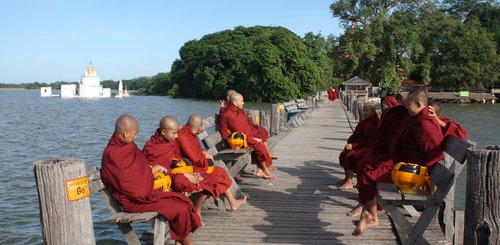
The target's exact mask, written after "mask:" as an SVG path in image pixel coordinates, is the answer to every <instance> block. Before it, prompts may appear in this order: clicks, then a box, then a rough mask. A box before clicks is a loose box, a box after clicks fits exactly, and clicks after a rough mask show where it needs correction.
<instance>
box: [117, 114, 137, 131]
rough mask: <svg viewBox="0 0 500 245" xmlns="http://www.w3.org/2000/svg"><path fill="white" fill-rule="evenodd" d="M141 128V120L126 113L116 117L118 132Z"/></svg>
mask: <svg viewBox="0 0 500 245" xmlns="http://www.w3.org/2000/svg"><path fill="white" fill-rule="evenodd" d="M137 128H139V122H138V121H137V119H135V117H133V116H131V115H128V114H125V115H121V116H120V117H118V119H116V122H115V132H116V133H123V132H124V131H126V130H132V129H137Z"/></svg>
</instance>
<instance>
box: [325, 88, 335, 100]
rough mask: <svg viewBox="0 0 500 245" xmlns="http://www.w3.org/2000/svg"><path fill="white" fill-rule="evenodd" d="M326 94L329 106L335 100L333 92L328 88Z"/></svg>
mask: <svg viewBox="0 0 500 245" xmlns="http://www.w3.org/2000/svg"><path fill="white" fill-rule="evenodd" d="M326 92H327V93H328V100H329V102H328V103H329V104H331V103H332V101H334V100H335V90H333V88H332V87H329V88H328V90H327V91H326Z"/></svg>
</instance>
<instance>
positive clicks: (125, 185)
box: [101, 115, 201, 245]
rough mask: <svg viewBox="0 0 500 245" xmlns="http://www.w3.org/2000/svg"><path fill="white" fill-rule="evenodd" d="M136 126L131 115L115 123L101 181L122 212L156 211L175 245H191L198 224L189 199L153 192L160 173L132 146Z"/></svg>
mask: <svg viewBox="0 0 500 245" xmlns="http://www.w3.org/2000/svg"><path fill="white" fill-rule="evenodd" d="M137 132H139V123H138V122H137V120H136V119H135V118H134V117H132V116H130V115H122V116H120V117H119V118H118V120H116V123H115V132H114V134H113V136H111V139H110V140H109V143H108V145H107V146H106V149H104V153H103V155H102V169H101V175H102V179H103V180H104V182H105V183H106V185H107V186H108V188H109V189H110V190H111V193H112V194H113V197H114V198H115V200H116V201H117V202H118V204H119V205H120V207H121V208H122V209H123V211H125V212H131V213H137V212H141V213H142V212H158V213H159V214H160V215H162V216H164V217H165V218H166V219H167V220H168V225H169V227H170V236H171V237H172V239H173V240H175V241H176V244H184V245H188V244H191V238H190V235H189V234H190V233H191V232H194V231H195V230H196V229H197V228H198V227H199V226H200V225H201V218H200V216H199V215H198V214H197V213H196V209H195V207H194V206H193V204H192V202H191V200H189V199H188V198H187V197H185V196H183V195H181V194H179V193H175V192H156V191H154V190H153V183H154V178H153V174H154V173H156V172H158V171H163V170H165V168H163V167H162V166H160V165H156V166H152V167H150V166H149V165H148V161H147V159H146V157H145V156H144V154H143V153H142V152H141V151H140V150H139V148H137V145H136V144H135V143H134V140H135V138H136V135H137Z"/></svg>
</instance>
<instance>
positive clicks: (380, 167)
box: [337, 90, 466, 235]
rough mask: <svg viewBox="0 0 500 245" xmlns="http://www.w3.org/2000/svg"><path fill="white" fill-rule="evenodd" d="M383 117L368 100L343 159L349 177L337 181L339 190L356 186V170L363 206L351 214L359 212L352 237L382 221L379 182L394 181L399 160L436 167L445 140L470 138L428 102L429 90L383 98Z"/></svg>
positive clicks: (358, 206) (354, 209)
mask: <svg viewBox="0 0 500 245" xmlns="http://www.w3.org/2000/svg"><path fill="white" fill-rule="evenodd" d="M381 107H382V114H381V116H380V119H379V118H378V117H377V114H376V112H375V106H373V105H372V104H369V103H368V104H365V105H364V108H363V115H364V120H362V121H361V122H359V124H358V125H357V126H356V129H355V130H354V132H353V134H352V136H351V137H349V139H348V141H347V144H346V146H345V148H344V151H343V152H342V153H341V154H340V157H339V161H340V164H341V166H342V167H343V168H344V170H345V178H344V179H343V180H341V181H340V182H339V183H337V185H338V186H339V188H340V189H350V188H353V187H354V185H353V182H352V177H353V175H354V173H356V177H357V183H356V187H357V189H358V201H359V203H358V205H357V206H356V207H355V208H353V209H352V210H351V211H349V212H347V213H346V215H347V216H349V217H357V216H360V219H359V220H358V221H353V224H354V225H355V226H356V228H355V229H354V231H353V233H352V234H353V235H362V234H363V233H364V232H366V230H367V229H368V228H369V227H373V226H376V225H378V214H377V211H378V210H380V209H381V207H379V206H378V205H377V200H376V193H377V189H376V183H378V182H385V183H390V182H392V179H391V170H392V168H393V166H394V165H395V164H397V163H399V162H406V163H414V164H419V165H421V166H426V167H427V169H428V170H429V171H432V166H434V164H436V163H438V161H439V160H441V159H442V158H443V150H442V142H443V141H444V138H446V137H447V136H450V135H454V136H456V137H458V138H461V139H465V138H466V131H465V129H464V128H462V127H461V126H460V125H458V124H457V123H455V122H454V121H453V120H451V119H447V118H444V117H442V116H441V115H440V111H441V107H440V106H439V104H438V103H436V102H432V101H431V102H429V100H428V97H427V93H426V92H425V91H424V90H416V91H413V92H410V93H409V94H408V97H407V98H406V100H405V101H400V100H399V99H398V98H397V97H396V96H385V97H383V98H382V100H381Z"/></svg>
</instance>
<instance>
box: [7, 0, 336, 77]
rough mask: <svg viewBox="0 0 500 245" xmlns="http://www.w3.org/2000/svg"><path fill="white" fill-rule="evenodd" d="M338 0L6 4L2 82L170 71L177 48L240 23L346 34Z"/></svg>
mask: <svg viewBox="0 0 500 245" xmlns="http://www.w3.org/2000/svg"><path fill="white" fill-rule="evenodd" d="M332 2H333V0H311V1H307V0H267V1H266V0H251V1H248V0H247V1H241V0H232V1H230V0H212V1H206V0H205V1H202V0H184V1H181V0H151V1H146V0H145V1H127V0H122V1H114V0H100V1H98V0H95V1H94V0H88V1H80V0H64V1H63V0H0V33H1V35H0V67H1V68H0V83H28V82H36V81H38V82H47V83H51V82H56V81H77V80H79V79H80V78H81V76H82V75H83V73H84V69H85V67H87V66H88V65H89V62H92V64H93V66H94V67H95V69H96V71H97V74H98V75H99V77H100V78H101V80H106V79H113V80H118V79H131V78H135V77H140V76H153V75H156V74H157V73H159V72H168V71H170V67H171V65H172V63H173V61H174V60H175V59H177V58H179V52H178V51H179V49H180V47H182V45H183V44H184V43H185V42H187V41H189V40H193V39H200V38H202V37H203V36H204V35H206V34H210V33H214V32H218V31H222V30H227V29H233V28H234V27H236V26H240V25H241V26H245V27H250V26H254V25H264V26H283V27H286V28H288V29H290V30H291V31H293V32H294V33H295V34H297V35H299V36H304V34H305V33H307V32H313V33H318V32H321V33H322V34H323V35H324V36H327V35H329V34H333V35H335V36H338V35H339V34H340V33H342V29H341V27H340V26H339V21H338V19H336V18H333V17H332V15H331V13H330V10H329V6H330V4H331V3H332Z"/></svg>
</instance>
